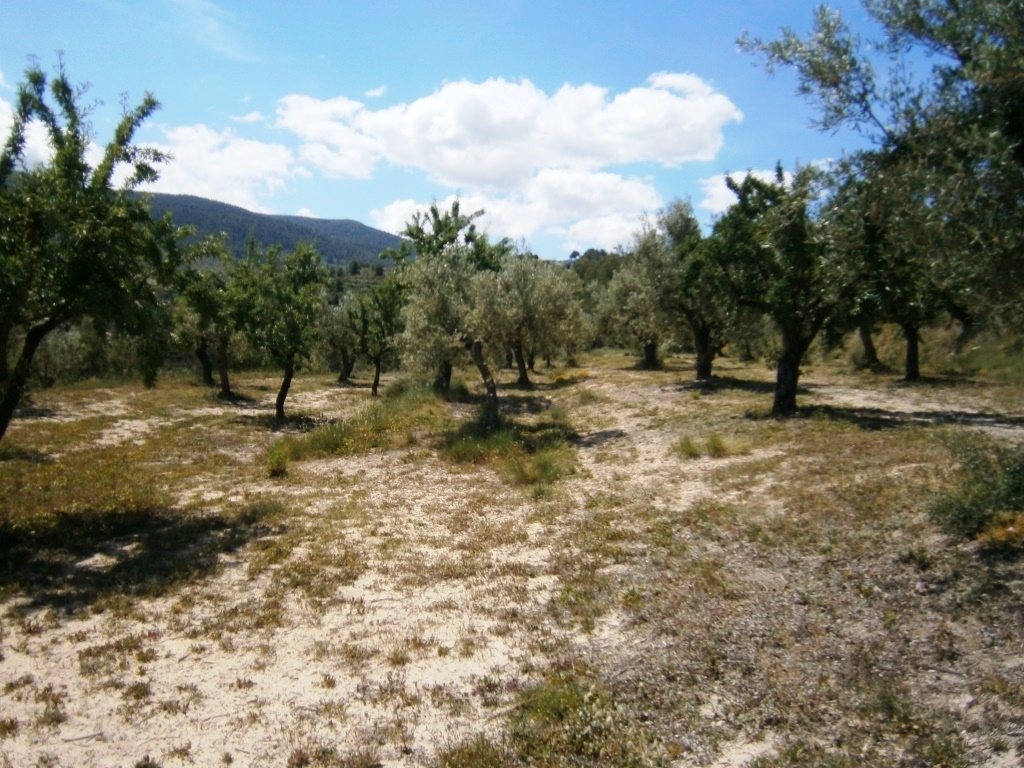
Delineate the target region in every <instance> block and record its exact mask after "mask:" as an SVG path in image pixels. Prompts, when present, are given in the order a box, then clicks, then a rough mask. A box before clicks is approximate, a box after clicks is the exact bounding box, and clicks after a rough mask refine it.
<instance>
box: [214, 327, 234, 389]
mask: <svg viewBox="0 0 1024 768" xmlns="http://www.w3.org/2000/svg"><path fill="white" fill-rule="evenodd" d="M230 338H231V337H230V335H229V334H226V333H222V334H220V335H219V336H218V337H217V372H218V373H219V374H220V396H221V397H231V379H229V378H228V341H229V340H230Z"/></svg>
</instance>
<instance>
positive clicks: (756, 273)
mask: <svg viewBox="0 0 1024 768" xmlns="http://www.w3.org/2000/svg"><path fill="white" fill-rule="evenodd" d="M827 181H828V179H827V178H826V177H824V176H823V175H822V174H821V172H820V171H818V170H816V169H815V168H812V167H809V166H805V167H803V168H800V169H798V170H797V172H796V173H795V174H794V176H793V179H792V182H787V180H786V177H785V174H784V173H783V171H782V166H781V165H780V166H778V167H777V168H776V172H775V178H774V179H773V180H771V181H764V180H762V179H759V178H757V177H756V176H754V175H752V174H748V175H747V176H746V177H745V178H744V179H743V181H742V182H739V183H737V182H735V181H733V180H732V179H729V180H727V183H728V184H729V188H730V189H731V190H732V191H733V192H734V193H735V195H736V197H737V198H738V201H737V202H736V203H735V204H734V205H733V206H732V207H731V208H729V210H728V211H727V212H726V213H725V214H724V215H723V216H722V217H721V218H720V219H719V220H718V221H717V222H715V227H714V232H713V234H712V243H711V245H710V247H711V249H712V251H711V258H713V259H714V261H715V263H716V264H717V265H718V266H719V267H720V268H721V269H722V271H723V275H724V279H725V281H726V282H727V283H728V285H729V286H730V288H731V289H732V291H733V292H734V293H735V296H736V299H737V301H738V302H739V304H740V305H743V306H746V307H749V308H751V309H754V310H757V311H758V312H760V313H762V314H764V315H767V316H768V317H770V318H771V319H772V320H773V321H774V322H775V324H776V326H777V327H778V330H779V336H780V337H781V338H780V341H781V349H780V352H779V356H778V360H777V376H776V387H775V399H774V403H773V405H772V412H773V413H774V414H776V415H781V416H785V415H788V414H791V413H793V412H794V411H795V410H796V390H797V382H798V380H799V375H800V364H801V362H802V360H803V358H804V355H805V354H806V353H807V350H808V349H809V348H810V346H811V343H812V342H813V341H814V339H815V338H816V337H817V335H818V332H819V331H820V330H821V329H822V328H823V326H824V325H825V323H826V321H827V320H828V319H829V317H830V316H831V315H832V313H833V312H834V311H835V310H836V308H837V307H838V306H839V305H840V304H841V303H842V302H843V301H844V300H846V299H848V298H849V297H851V296H852V295H853V294H854V293H855V291H856V288H857V286H858V284H859V281H860V276H861V269H860V264H859V262H858V259H857V258H856V256H857V254H856V253H852V254H851V253H849V252H845V251H842V250H839V249H837V248H835V247H834V245H833V243H832V242H831V240H830V239H829V236H828V228H827V218H823V215H822V212H821V211H819V210H818V207H819V206H820V200H821V197H822V195H823V192H824V190H825V188H826V184H827Z"/></svg>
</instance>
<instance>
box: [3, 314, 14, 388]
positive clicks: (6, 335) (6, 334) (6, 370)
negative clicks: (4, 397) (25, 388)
mask: <svg viewBox="0 0 1024 768" xmlns="http://www.w3.org/2000/svg"><path fill="white" fill-rule="evenodd" d="M13 330H14V324H13V323H12V322H11V321H10V320H4V321H2V322H0V381H7V377H8V376H10V375H11V369H10V363H9V362H8V361H7V354H8V352H9V350H10V344H11V331H13Z"/></svg>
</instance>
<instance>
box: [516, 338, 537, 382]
mask: <svg viewBox="0 0 1024 768" xmlns="http://www.w3.org/2000/svg"><path fill="white" fill-rule="evenodd" d="M512 353H513V354H514V355H515V358H516V368H517V369H518V370H519V380H518V381H517V382H516V384H518V385H519V386H520V387H531V386H533V382H531V381H530V375H529V373H527V369H526V355H524V354H523V345H522V343H521V342H516V344H515V345H514V346H513V348H512Z"/></svg>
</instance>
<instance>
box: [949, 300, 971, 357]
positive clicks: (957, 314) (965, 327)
mask: <svg viewBox="0 0 1024 768" xmlns="http://www.w3.org/2000/svg"><path fill="white" fill-rule="evenodd" d="M948 312H949V316H950V317H952V318H953V319H954V320H956V321H957V322H958V323H960V330H959V332H958V333H957V334H956V337H955V338H954V339H953V352H955V353H956V354H960V353H961V352H962V351H963V349H964V345H966V344H967V342H968V340H969V339H970V338H971V337H972V336H973V335H974V331H975V327H974V317H973V316H972V315H971V313H970V312H968V311H967V310H966V309H964V308H963V307H960V306H957V305H955V304H951V305H950V306H949V307H948Z"/></svg>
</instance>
